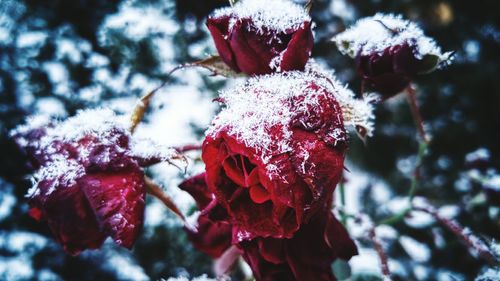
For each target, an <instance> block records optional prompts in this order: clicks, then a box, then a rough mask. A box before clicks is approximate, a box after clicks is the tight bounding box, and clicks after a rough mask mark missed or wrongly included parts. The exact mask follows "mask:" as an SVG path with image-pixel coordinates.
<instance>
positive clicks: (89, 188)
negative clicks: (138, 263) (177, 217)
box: [78, 168, 145, 248]
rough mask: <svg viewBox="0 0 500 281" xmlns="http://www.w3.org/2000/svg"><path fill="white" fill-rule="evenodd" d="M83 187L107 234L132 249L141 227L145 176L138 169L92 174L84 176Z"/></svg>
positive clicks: (81, 183) (80, 183)
mask: <svg viewBox="0 0 500 281" xmlns="http://www.w3.org/2000/svg"><path fill="white" fill-rule="evenodd" d="M78 184H79V185H80V186H81V188H82V191H83V192H84V194H85V196H86V198H87V199H88V201H89V203H90V206H91V208H92V210H93V212H94V213H95V215H96V217H97V222H98V223H99V226H100V227H101V228H102V229H103V230H104V232H105V233H106V234H107V235H110V236H111V237H112V238H113V240H114V241H115V242H116V243H117V244H119V245H122V246H124V247H127V248H131V247H132V246H133V244H134V242H135V240H136V239H137V236H138V235H139V232H140V230H141V228H142V223H143V217H144V206H145V183H144V174H143V173H142V171H141V170H140V169H139V168H137V169H135V170H129V171H121V172H112V173H92V174H88V175H86V176H84V177H82V178H81V179H80V180H79V181H78Z"/></svg>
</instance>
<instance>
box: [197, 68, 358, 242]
mask: <svg viewBox="0 0 500 281" xmlns="http://www.w3.org/2000/svg"><path fill="white" fill-rule="evenodd" d="M332 79H333V78H330V77H328V76H327V75H325V74H322V75H320V74H315V73H313V72H310V71H309V72H298V71H294V72H287V73H282V74H279V73H277V74H272V75H267V76H262V77H255V78H251V79H249V80H248V81H247V83H246V84H244V85H240V86H239V87H237V88H235V89H232V90H228V91H226V92H224V93H222V95H221V99H220V100H222V101H224V103H225V106H226V108H225V109H224V110H223V111H222V112H221V113H220V114H219V115H218V116H217V117H216V118H215V119H214V121H213V124H212V126H211V128H210V129H209V130H208V132H207V136H206V139H205V141H204V143H203V148H202V158H203V161H204V162H205V165H206V180H207V185H208V187H209V189H210V190H211V191H212V192H213V193H214V194H215V197H216V198H217V200H218V202H219V203H220V204H221V205H222V206H223V207H224V208H225V209H226V210H227V212H228V215H229V217H230V218H231V222H232V223H233V224H234V226H235V227H236V228H237V229H238V233H237V237H240V238H241V239H248V238H249V237H255V236H260V237H275V238H283V237H286V238H290V237H292V236H293V233H295V232H296V231H297V230H298V229H299V227H300V225H301V224H302V223H303V222H307V221H308V220H309V218H310V217H311V216H312V215H313V214H314V213H315V212H316V211H317V210H318V209H319V208H320V207H321V206H323V205H324V202H326V201H328V200H331V197H332V193H333V190H334V188H335V186H336V184H337V183H338V181H339V180H340V177H341V173H342V170H343V169H344V154H345V151H346V148H347V137H346V132H345V128H344V125H345V124H348V125H352V124H353V120H355V119H356V118H353V116H356V114H355V112H354V111H353V109H354V108H353V107H350V105H351V104H353V102H352V92H350V91H348V90H346V89H345V88H344V87H341V86H339V85H338V84H337V83H336V82H335V81H334V80H332ZM339 102H342V104H339ZM347 105H349V106H347ZM344 106H346V107H344ZM345 108H348V109H349V112H348V111H345V112H346V113H348V114H346V116H348V117H349V119H345V117H344V114H343V110H344V109H345ZM358 117H359V116H358ZM359 119H362V118H358V119H356V120H359Z"/></svg>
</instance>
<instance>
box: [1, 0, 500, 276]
mask: <svg viewBox="0 0 500 281" xmlns="http://www.w3.org/2000/svg"><path fill="white" fill-rule="evenodd" d="M269 1H272V0H269ZM297 3H300V4H301V5H303V4H304V2H300V1H297ZM224 5H227V2H226V1H220V0H177V1H173V0H123V1H122V0H108V1H100V0H72V1H67V0H17V1H15V0H0V117H1V121H0V132H1V134H0V280H158V279H160V278H165V279H168V278H169V277H176V276H186V277H193V276H199V275H202V274H208V276H212V262H211V260H210V259H209V258H208V257H206V256H204V255H203V254H201V253H199V252H197V251H195V250H194V249H193V248H192V246H191V245H190V244H189V242H188V241H187V240H186V237H185V235H184V233H183V231H182V226H181V224H180V222H179V221H178V220H177V219H176V218H175V217H174V216H173V215H171V214H170V213H169V212H168V211H167V210H166V209H165V208H164V207H163V206H162V205H161V204H160V203H158V202H157V201H155V199H154V198H149V199H148V206H147V210H146V222H145V228H144V231H143V233H142V235H141V236H140V238H139V240H138V242H137V243H136V246H135V248H134V250H133V251H127V250H124V249H121V248H119V247H118V246H116V245H114V244H113V243H111V242H109V241H108V242H107V243H105V245H104V247H103V248H102V249H101V250H95V251H86V252H84V253H82V254H81V255H79V256H77V257H71V256H68V255H66V254H64V252H63V251H62V248H61V247H60V246H59V245H57V244H56V243H55V242H54V241H53V240H52V239H51V235H50V232H49V230H48V228H47V227H46V226H45V225H43V224H39V223H36V222H35V221H34V220H32V219H31V218H29V217H28V215H27V210H28V208H27V204H26V199H25V198H24V194H25V193H26V190H27V189H28V188H29V187H30V184H31V183H30V178H29V175H27V172H28V171H26V169H25V168H24V165H23V155H22V154H20V153H19V152H18V150H17V149H16V147H15V145H14V144H13V143H12V142H11V141H10V140H9V138H8V132H9V130H11V129H12V128H14V127H15V126H16V125H18V124H21V123H23V122H24V120H25V119H26V118H27V117H28V116H31V115H50V116H53V117H54V118H58V119H64V118H65V117H67V116H72V115H74V114H75V112H76V111H77V110H78V109H83V108H96V107H103V106H104V107H111V108H112V109H114V110H115V111H117V112H119V113H123V114H127V113H129V112H130V111H131V110H132V108H133V105H134V104H135V101H136V99H137V97H139V96H141V95H142V94H144V93H145V92H146V91H148V90H151V89H153V88H154V87H156V86H157V85H159V84H160V83H161V81H162V79H164V78H165V75H166V73H167V72H168V71H169V70H170V69H171V68H173V67H174V66H176V65H177V64H180V63H184V62H192V61H195V60H198V59H202V58H204V57H206V56H207V55H208V54H214V53H215V52H216V51H215V49H214V46H213V43H212V41H211V39H210V38H209V36H208V32H207V29H206V27H205V17H206V15H207V14H208V13H209V12H210V11H211V10H212V9H214V8H216V7H220V6H224ZM498 11H500V1H497V0H483V1H466V0H449V1H437V0H432V1H431V0H418V1H417V0H405V1H400V0H370V1H361V0H357V1H354V0H352V1H349V0H316V1H315V5H314V7H313V10H312V17H313V20H314V21H315V22H316V24H317V25H316V28H315V47H314V50H313V57H314V58H316V60H317V61H318V62H319V63H321V64H323V65H324V66H327V67H330V68H333V69H335V70H336V73H337V76H338V78H339V79H340V80H341V81H343V82H345V83H346V84H349V86H350V87H351V89H353V90H354V91H356V92H358V91H359V85H360V81H359V78H358V77H357V76H356V72H355V70H354V62H353V61H352V60H351V59H349V58H347V57H344V56H342V55H341V54H340V53H339V52H338V51H337V49H336V47H335V46H334V45H333V44H332V43H331V42H329V39H330V38H331V37H332V36H333V35H335V34H336V33H338V32H340V31H342V30H343V29H345V27H346V26H348V25H350V24H352V23H353V22H354V21H355V20H356V19H358V18H360V17H364V16H370V15H373V14H375V13H376V12H385V13H399V14H402V15H404V16H405V17H406V18H409V19H412V20H414V21H417V22H418V23H419V24H421V25H422V28H423V29H424V30H425V32H426V34H427V35H430V36H432V37H434V38H436V40H437V41H438V43H439V44H440V45H441V46H442V48H443V49H444V50H453V51H455V52H456V55H455V61H454V63H453V64H452V65H451V66H449V67H447V68H446V69H444V70H441V71H438V72H435V73H432V74H430V75H426V76H421V77H419V78H418V79H417V80H416V81H415V83H416V86H417V90H418V101H419V103H420V105H421V112H422V115H423V117H424V119H425V121H426V127H427V129H428V131H429V133H430V134H431V135H432V139H433V141H432V144H431V145H430V147H429V150H428V154H427V155H426V156H425V158H424V161H423V165H422V168H421V181H420V186H419V188H418V191H417V199H418V200H423V199H424V198H425V199H426V200H428V201H429V202H431V203H432V204H433V205H435V206H437V207H439V212H440V214H442V215H443V216H445V217H448V218H453V219H456V220H457V221H458V222H460V223H461V224H462V225H464V226H466V227H467V228H468V229H470V230H471V231H473V232H474V233H476V234H477V235H478V236H479V237H480V238H481V239H483V240H484V241H485V242H486V243H489V244H491V245H492V246H493V247H494V248H495V247H496V249H497V250H500V246H498V245H497V244H496V242H495V241H498V239H500V205H499V204H500V202H499V201H500V200H499V194H500V174H499V172H500V163H499V162H500V158H499V153H500V145H499V144H500V126H499V123H500V90H499V88H500V82H499V81H500V80H499V74H500V65H499V62H500V48H499V47H500V17H499V16H498ZM231 83H234V82H226V80H225V79H222V78H218V77H210V76H209V73H208V72H207V71H205V70H196V69H190V70H185V71H183V72H182V73H178V74H177V75H175V77H174V79H173V80H172V82H171V83H170V84H169V86H167V87H165V88H164V89H163V90H161V92H160V93H159V94H158V95H157V96H156V97H155V99H154V100H153V104H152V108H151V110H150V111H149V113H148V115H147V116H146V120H145V123H144V124H142V125H141V126H140V127H139V128H138V131H137V134H142V135H145V136H150V137H151V138H154V139H155V140H157V141H160V142H163V143H166V144H171V145H172V146H180V145H183V144H193V143H194V144H195V143H200V142H201V140H202V139H203V132H204V130H205V128H206V127H207V126H208V125H209V124H210V121H211V118H212V117H213V116H214V114H216V112H217V110H218V107H217V105H216V104H215V103H212V99H213V98H214V97H215V96H216V94H217V91H218V90H219V89H221V88H223V87H227V86H229V85H230V84H231ZM376 116H377V119H376V131H375V135H374V137H372V138H371V139H369V140H368V142H367V144H366V146H365V145H363V143H362V142H361V141H359V140H358V139H357V138H356V137H355V136H353V137H352V138H351V147H350V150H349V153H348V162H347V164H346V166H347V168H348V169H349V172H346V175H345V177H346V183H345V185H346V186H345V188H346V191H347V205H346V209H348V210H349V211H350V212H361V211H362V212H365V213H368V214H369V215H370V216H371V217H372V218H373V220H374V221H380V220H382V219H383V218H386V217H388V216H390V215H391V214H394V213H397V212H398V211H400V210H401V208H402V206H403V205H404V202H406V201H405V200H406V194H407V193H408V188H409V186H410V181H411V177H412V173H413V169H414V164H415V160H416V155H417V150H418V142H417V138H416V130H415V126H414V124H413V121H412V117H411V114H410V111H409V107H408V105H407V103H406V101H405V99H404V96H402V97H396V98H394V99H391V100H389V101H388V102H387V103H385V104H382V105H379V106H377V109H376ZM188 156H189V158H190V165H189V169H188V173H187V174H183V173H182V172H181V171H179V170H177V169H176V168H174V167H169V166H168V165H158V166H155V167H153V168H151V169H150V170H149V171H148V173H150V174H151V176H152V177H153V178H154V179H155V180H156V181H157V182H159V183H161V184H162V185H163V186H164V188H165V190H166V192H167V193H169V194H170V195H171V196H172V197H174V198H175V200H176V202H178V203H179V205H180V207H181V208H182V209H183V211H184V212H186V213H190V212H192V211H193V207H192V206H193V205H192V201H190V198H189V196H187V195H186V194H184V193H183V192H182V191H180V190H179V189H178V188H177V184H178V183H179V182H180V181H182V179H183V178H185V177H187V176H189V175H193V174H196V173H197V172H200V171H201V170H202V169H203V164H202V163H200V161H199V153H198V152H191V153H189V154H188ZM349 229H350V232H351V233H352V235H353V236H354V237H356V238H357V242H358V245H359V246H360V255H359V256H357V257H355V258H353V259H352V260H351V262H350V263H349V266H345V265H344V266H340V267H339V266H336V268H337V271H339V270H338V269H339V268H340V269H342V270H340V271H341V272H337V273H338V274H343V275H344V276H349V274H348V273H349V272H346V270H347V269H349V268H350V271H351V274H350V275H351V279H350V280H380V267H379V266H378V259H377V256H376V254H375V252H374V251H373V249H372V247H371V244H370V242H369V241H367V240H366V239H364V236H365V234H364V229H363V227H362V226H359V225H356V224H355V223H354V222H351V223H350V224H349ZM377 234H378V236H379V237H380V239H381V240H382V243H383V246H384V248H385V250H386V251H387V254H388V256H389V258H390V260H389V264H390V268H391V270H392V271H393V274H394V279H395V280H450V281H451V280H474V278H475V277H476V276H478V275H480V274H482V273H483V272H484V271H485V270H487V268H488V267H487V265H486V263H484V262H483V261H481V260H479V259H478V258H476V257H474V255H473V253H471V252H469V251H468V250H467V249H466V248H465V247H464V246H463V245H462V244H461V243H460V242H459V241H458V240H457V239H456V237H455V236H453V235H452V234H451V233H450V232H449V231H447V230H446V229H444V228H442V227H441V226H440V225H439V224H437V223H436V222H435V221H434V220H433V219H432V218H431V217H429V216H426V215H425V214H419V213H417V212H415V213H412V215H411V216H410V217H408V218H406V219H405V220H404V221H402V222H400V223H397V224H394V225H384V226H380V227H378V228H377ZM347 271H348V270H347ZM242 272H244V270H243V271H241V270H240V272H236V273H235V274H233V280H241V279H242V278H243V277H242V276H243V273H242ZM490 273H491V272H490ZM481 280H493V279H484V278H483V279H481Z"/></svg>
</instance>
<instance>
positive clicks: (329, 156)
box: [290, 129, 344, 212]
mask: <svg viewBox="0 0 500 281" xmlns="http://www.w3.org/2000/svg"><path fill="white" fill-rule="evenodd" d="M293 134H294V137H293V142H292V152H291V153H290V155H291V160H292V164H293V166H294V168H295V172H296V173H297V174H298V175H299V176H300V177H301V178H302V180H304V182H305V183H306V184H307V186H308V187H309V189H310V193H311V195H312V202H311V203H312V204H311V207H312V208H313V210H312V211H311V212H315V210H316V209H317V208H318V207H320V206H322V205H323V204H322V202H325V201H326V200H329V199H330V198H331V194H332V193H333V191H334V189H335V186H336V185H337V184H338V182H339V181H340V178H341V175H342V171H343V169H344V151H343V150H338V149H332V148H331V147H330V146H328V145H327V144H326V143H325V142H323V141H322V140H320V139H318V137H317V136H316V135H315V134H314V133H311V132H306V131H303V130H300V129H294V130H293Z"/></svg>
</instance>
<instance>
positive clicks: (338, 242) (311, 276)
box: [239, 209, 358, 281]
mask: <svg viewBox="0 0 500 281" xmlns="http://www.w3.org/2000/svg"><path fill="white" fill-rule="evenodd" d="M239 247H240V248H241V249H242V250H243V258H244V259H245V261H246V262H247V263H248V264H249V265H250V268H251V269H252V272H253V275H254V277H255V279H256V280H257V281H309V280H321V281H334V280H336V279H335V277H334V276H333V273H332V269H331V264H332V263H333V262H334V261H335V260H336V259H337V258H341V259H344V260H349V259H350V258H351V257H352V256H354V255H357V254H358V251H357V247H356V244H354V241H352V240H351V238H350V237H349V234H348V233H347V231H346V230H345V228H344V226H342V224H341V223H340V222H339V221H338V220H337V219H336V218H335V217H334V216H333V214H332V213H331V211H329V210H328V209H323V210H321V211H320V212H319V213H317V214H316V215H315V216H314V217H313V218H312V219H311V220H310V221H309V222H308V223H306V224H304V225H302V226H301V228H300V229H299V230H298V231H297V232H296V233H295V235H294V236H293V238H291V239H276V238H256V239H254V240H252V241H248V242H242V243H240V244H239Z"/></svg>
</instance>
